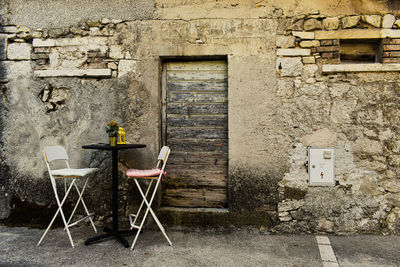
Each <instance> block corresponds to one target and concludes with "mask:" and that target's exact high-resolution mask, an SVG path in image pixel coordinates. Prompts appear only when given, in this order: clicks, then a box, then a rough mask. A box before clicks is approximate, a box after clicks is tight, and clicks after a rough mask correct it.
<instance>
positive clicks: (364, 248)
mask: <svg viewBox="0 0 400 267" xmlns="http://www.w3.org/2000/svg"><path fill="white" fill-rule="evenodd" d="M43 231H44V230H42V229H28V228H10V227H6V226H0V266H290V267H294V266H296V267H300V266H327V267H328V266H343V267H344V266H400V253H399V251H400V236H369V235H368V236H367V235H363V236H328V238H324V237H322V239H321V238H319V239H318V240H319V241H318V242H317V239H316V237H315V236H314V235H275V234H269V233H265V232H264V233H261V232H259V231H258V230H256V229H251V228H246V229H239V230H231V231H219V230H193V231H177V230H171V229H169V230H167V233H168V235H169V237H170V239H171V241H172V242H173V247H170V246H169V245H168V243H167V241H166V240H165V239H164V237H163V236H162V234H161V232H159V231H155V230H146V231H145V232H144V233H143V234H142V235H141V236H140V237H139V240H138V242H137V245H136V248H135V250H133V251H131V250H129V249H126V248H124V247H123V246H122V245H120V244H119V243H117V241H115V240H107V241H103V242H100V243H96V244H93V245H90V246H85V245H84V241H85V240H86V239H87V238H89V237H92V236H94V235H95V234H94V232H93V231H92V229H91V228H90V227H89V226H80V227H76V228H73V229H72V236H73V238H74V241H75V244H76V248H75V249H73V248H71V246H70V244H69V240H68V237H67V235H66V233H65V232H64V231H63V230H62V229H61V228H57V229H53V230H51V231H50V232H49V233H48V235H47V236H46V238H45V239H44V241H43V243H42V245H41V246H40V247H37V246H36V244H37V242H38V240H39V238H40V236H41V234H42V233H43ZM127 239H128V241H129V242H130V243H131V242H132V240H133V236H128V237H127ZM325 243H327V244H325ZM329 243H330V245H331V248H332V250H333V253H334V258H335V256H336V259H337V263H335V262H334V261H333V260H329V255H324V252H323V251H322V250H321V246H322V248H323V249H325V248H328V250H327V251H328V252H329ZM321 253H322V254H321ZM331 256H332V255H331ZM327 257H328V258H327ZM334 258H333V259H334Z"/></svg>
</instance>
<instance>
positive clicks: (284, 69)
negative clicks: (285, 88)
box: [276, 57, 303, 77]
mask: <svg viewBox="0 0 400 267" xmlns="http://www.w3.org/2000/svg"><path fill="white" fill-rule="evenodd" d="M276 63H277V70H278V72H280V74H281V76H283V77H295V76H299V75H301V72H302V71H303V63H302V62H301V57H287V58H278V59H277V62H276Z"/></svg>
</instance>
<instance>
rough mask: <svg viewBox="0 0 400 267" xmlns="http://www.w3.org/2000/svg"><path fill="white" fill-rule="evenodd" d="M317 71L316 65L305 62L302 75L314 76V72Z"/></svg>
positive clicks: (305, 76) (306, 76)
mask: <svg viewBox="0 0 400 267" xmlns="http://www.w3.org/2000/svg"><path fill="white" fill-rule="evenodd" d="M317 71H318V66H317V65H316V64H307V65H305V66H304V67H303V75H302V76H303V77H304V78H306V79H307V78H310V77H314V76H315V73H316V72H317Z"/></svg>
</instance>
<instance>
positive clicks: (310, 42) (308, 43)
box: [299, 40, 320, 48]
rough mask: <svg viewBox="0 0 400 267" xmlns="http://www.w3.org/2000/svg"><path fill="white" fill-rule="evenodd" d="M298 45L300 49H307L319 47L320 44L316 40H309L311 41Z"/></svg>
mask: <svg viewBox="0 0 400 267" xmlns="http://www.w3.org/2000/svg"><path fill="white" fill-rule="evenodd" d="M299 45H300V47H303V48H308V47H316V46H319V45H320V43H319V41H318V40H311V41H301V42H300V44H299Z"/></svg>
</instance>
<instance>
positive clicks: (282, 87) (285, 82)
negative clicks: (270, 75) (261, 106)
mask: <svg viewBox="0 0 400 267" xmlns="http://www.w3.org/2000/svg"><path fill="white" fill-rule="evenodd" d="M292 94H293V81H292V79H278V81H277V89H276V95H277V96H280V97H288V96H290V95H292Z"/></svg>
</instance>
